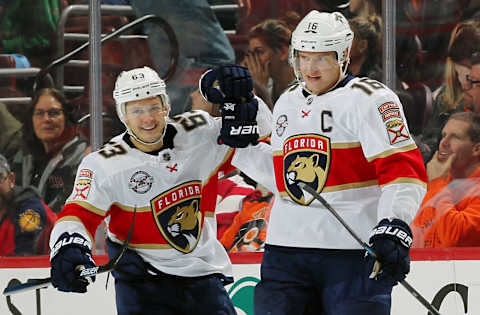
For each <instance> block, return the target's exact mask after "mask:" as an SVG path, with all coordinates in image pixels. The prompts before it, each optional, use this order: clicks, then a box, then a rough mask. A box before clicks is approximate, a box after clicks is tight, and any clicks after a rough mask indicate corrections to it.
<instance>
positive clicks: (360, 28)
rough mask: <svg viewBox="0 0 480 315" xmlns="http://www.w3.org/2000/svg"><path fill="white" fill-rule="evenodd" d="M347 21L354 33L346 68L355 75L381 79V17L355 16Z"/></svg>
mask: <svg viewBox="0 0 480 315" xmlns="http://www.w3.org/2000/svg"><path fill="white" fill-rule="evenodd" d="M348 22H349V24H350V28H351V29H352V31H353V33H354V34H355V36H354V37H353V42H352V52H351V53H350V64H349V66H348V70H349V71H350V73H351V74H353V75H354V76H357V77H369V78H371V79H375V80H378V81H382V68H381V62H382V59H381V53H380V52H381V41H382V19H381V18H380V17H379V16H377V15H370V16H357V17H355V18H353V19H351V20H349V21H348Z"/></svg>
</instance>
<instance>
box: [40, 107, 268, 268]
mask: <svg viewBox="0 0 480 315" xmlns="http://www.w3.org/2000/svg"><path fill="white" fill-rule="evenodd" d="M260 105H261V106H260V110H259V114H260V115H257V121H258V120H260V121H262V122H261V123H259V124H262V125H265V121H267V120H268V121H270V120H271V113H270V112H269V110H268V108H267V107H266V105H264V104H263V102H261V104H260ZM264 109H266V112H265V111H263V110H264ZM259 116H261V117H260V119H259ZM220 127H221V120H219V119H213V118H212V117H211V116H209V115H208V114H207V113H205V112H203V111H192V112H189V113H184V114H182V115H179V116H176V117H174V118H173V119H172V120H171V121H169V123H168V127H167V130H166V133H165V137H164V145H163V148H162V149H161V150H159V151H158V152H155V154H148V153H145V152H142V151H140V150H138V149H136V148H135V147H134V146H133V144H132V143H131V141H130V137H129V136H128V134H123V135H119V136H117V137H114V138H113V139H112V140H111V141H110V142H109V143H108V144H106V145H105V146H104V147H102V148H101V149H100V150H98V151H96V152H93V153H91V154H89V155H88V156H86V157H85V158H84V159H83V161H82V163H81V164H80V166H79V168H78V171H77V176H76V182H75V187H74V190H73V192H72V194H71V195H70V197H69V198H68V200H67V203H66V205H65V207H64V209H63V211H62V213H61V215H60V217H59V219H58V221H57V223H56V225H55V227H54V229H53V231H52V234H51V238H50V246H51V247H52V246H53V245H54V244H55V242H56V240H57V239H58V237H59V236H60V235H62V233H64V232H69V233H80V234H81V235H83V236H84V237H85V238H86V239H87V240H93V237H92V236H93V235H94V233H95V230H96V228H97V226H98V225H99V224H100V223H101V222H102V220H104V219H106V222H107V223H108V229H107V233H108V237H109V238H110V239H111V240H112V241H114V242H117V243H123V242H124V241H125V239H126V236H127V234H128V231H129V228H130V224H131V222H132V219H133V213H134V209H135V208H136V216H135V226H134V232H133V235H132V238H131V240H130V243H129V248H130V249H132V250H135V251H136V252H137V253H138V254H139V255H140V256H141V257H142V258H143V259H144V260H145V261H146V262H148V263H150V264H151V265H153V267H155V268H157V269H158V270H160V271H162V272H165V273H168V274H173V275H179V276H185V277H193V276H202V275H208V274H213V273H221V274H223V275H225V276H227V277H231V276H232V270H231V264H230V260H229V257H228V255H227V253H226V251H225V250H224V248H223V247H222V245H221V244H220V242H219V241H218V240H217V238H216V221H215V217H214V209H201V208H200V199H201V198H200V196H201V194H202V188H203V187H204V186H205V185H206V184H207V183H208V181H209V180H210V179H211V178H212V176H216V175H217V174H216V173H217V169H218V167H219V166H220V165H222V163H223V162H224V161H226V160H227V159H228V158H229V156H230V155H231V154H232V152H233V150H232V149H231V148H229V147H228V146H225V145H218V144H217V137H218V135H219V134H220ZM259 129H260V130H262V132H265V130H266V129H265V128H259ZM212 196H213V198H215V197H216V194H212Z"/></svg>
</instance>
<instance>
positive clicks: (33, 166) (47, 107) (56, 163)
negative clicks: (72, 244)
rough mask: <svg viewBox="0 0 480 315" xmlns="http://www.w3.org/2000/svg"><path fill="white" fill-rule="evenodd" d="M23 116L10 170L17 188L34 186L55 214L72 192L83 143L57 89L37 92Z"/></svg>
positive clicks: (84, 145)
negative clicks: (20, 137) (18, 148)
mask: <svg viewBox="0 0 480 315" xmlns="http://www.w3.org/2000/svg"><path fill="white" fill-rule="evenodd" d="M26 117H27V119H26V121H25V122H24V130H23V135H24V139H23V140H24V141H23V147H22V149H21V151H19V152H18V153H17V154H16V155H15V156H14V158H13V163H12V168H13V170H14V171H15V173H16V174H17V180H18V184H19V185H22V186H28V185H32V186H35V187H37V188H38V190H39V192H40V195H41V197H42V199H44V200H45V202H46V203H47V204H48V205H49V206H50V208H52V209H53V210H54V211H55V212H57V213H58V212H60V210H61V209H62V206H63V203H64V202H65V200H66V198H67V197H68V195H69V194H70V193H71V192H72V188H73V183H74V180H75V173H76V170H77V167H78V164H79V163H80V160H81V159H82V157H83V156H84V155H85V153H86V150H87V143H86V141H85V140H84V139H81V138H80V137H78V135H77V126H76V122H75V120H74V118H73V108H72V106H71V105H70V104H69V103H68V102H67V100H66V99H65V97H64V96H63V94H62V93H61V92H60V91H58V90H55V89H51V88H47V89H41V90H39V91H38V92H37V93H36V94H35V96H34V98H33V100H32V103H31V106H30V107H29V109H28V111H27V116H26Z"/></svg>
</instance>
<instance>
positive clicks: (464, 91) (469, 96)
mask: <svg viewBox="0 0 480 315" xmlns="http://www.w3.org/2000/svg"><path fill="white" fill-rule="evenodd" d="M479 50H480V21H476V20H466V21H463V22H462V23H460V24H459V25H457V27H456V28H455V29H454V30H453V32H452V35H451V38H450V44H449V48H448V58H447V64H446V68H445V82H444V84H443V85H442V86H441V87H440V88H439V91H437V93H436V94H437V96H436V98H435V100H434V103H433V111H432V117H431V119H430V121H429V122H428V124H427V127H426V128H425V130H424V135H423V140H424V142H425V143H426V144H427V145H428V146H429V147H430V148H431V149H432V152H435V150H436V148H437V147H438V143H439V141H440V136H441V130H442V128H443V126H444V125H445V122H446V120H447V118H448V116H449V115H450V114H451V113H453V112H457V111H465V110H470V111H471V110H475V108H477V110H479V109H480V99H478V97H474V96H475V95H476V91H477V89H478V86H477V85H478V84H472V80H473V79H472V77H473V78H475V76H474V75H475V73H473V74H472V73H471V71H472V67H473V66H474V65H475V64H477V63H480V54H479ZM475 68H477V67H475ZM476 78H477V79H480V78H479V77H478V76H477V77H476ZM477 103H478V104H477Z"/></svg>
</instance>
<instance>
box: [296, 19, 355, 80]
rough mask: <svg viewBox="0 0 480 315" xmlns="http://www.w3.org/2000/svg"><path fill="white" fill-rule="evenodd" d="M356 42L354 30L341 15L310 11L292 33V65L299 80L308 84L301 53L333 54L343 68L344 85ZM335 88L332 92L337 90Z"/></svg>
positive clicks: (341, 77)
mask: <svg viewBox="0 0 480 315" xmlns="http://www.w3.org/2000/svg"><path fill="white" fill-rule="evenodd" d="M352 41H353V31H352V30H351V29H350V26H349V24H348V21H347V19H346V18H345V17H344V16H343V15H342V14H341V13H340V12H333V13H327V12H318V11H317V10H313V11H310V13H308V14H307V15H306V16H305V17H304V18H303V19H302V20H301V21H300V23H298V25H297V27H296V28H295V30H294V31H293V33H292V42H291V45H290V59H289V60H290V64H291V65H292V67H293V69H294V72H295V76H296V77H297V79H298V80H299V81H300V82H304V81H303V78H302V75H301V73H300V71H299V62H298V60H297V59H298V58H297V57H298V51H305V52H329V51H334V52H335V53H336V55H337V56H336V57H337V62H338V64H339V66H340V77H339V78H338V80H337V83H336V84H335V85H334V86H333V87H335V86H336V85H337V84H338V82H340V81H341V80H342V79H343V78H344V77H345V75H346V73H347V68H348V64H349V63H350V50H351V47H352ZM333 87H332V88H333Z"/></svg>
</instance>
